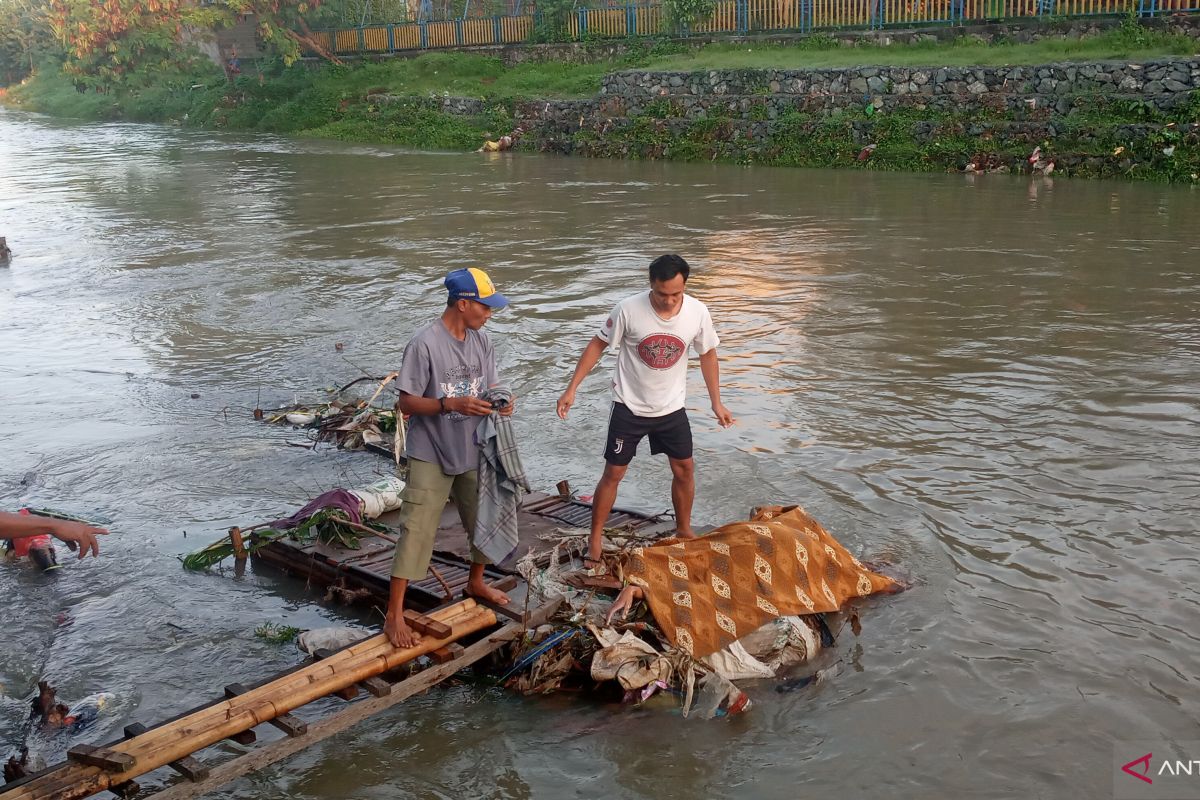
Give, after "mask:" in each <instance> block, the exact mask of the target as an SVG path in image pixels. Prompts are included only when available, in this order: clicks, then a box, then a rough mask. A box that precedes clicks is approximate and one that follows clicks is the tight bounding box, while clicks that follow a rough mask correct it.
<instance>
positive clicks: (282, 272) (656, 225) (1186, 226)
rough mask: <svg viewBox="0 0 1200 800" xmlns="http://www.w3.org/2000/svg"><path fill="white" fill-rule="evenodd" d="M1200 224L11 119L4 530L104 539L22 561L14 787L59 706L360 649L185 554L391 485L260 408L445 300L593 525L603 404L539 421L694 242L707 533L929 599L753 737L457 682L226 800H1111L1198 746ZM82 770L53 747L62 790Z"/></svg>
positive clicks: (845, 641) (537, 464)
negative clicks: (476, 309) (858, 557)
mask: <svg viewBox="0 0 1200 800" xmlns="http://www.w3.org/2000/svg"><path fill="white" fill-rule="evenodd" d="M1198 231H1200V192H1197V191H1195V190H1192V189H1188V188H1178V187H1169V186H1157V185H1144V184H1123V183H1108V182H1083V181H1072V180H1058V179H1055V180H1049V179H1041V178H1039V179H1035V180H1030V179H1028V178H1025V177H1016V176H978V177H976V176H964V175H909V174H884V173H875V172H868V171H854V170H847V171H840V172H839V171H805V170H789V169H772V168H761V167H754V168H743V167H738V166H730V165H711V164H667V163H638V162H620V161H596V160H578V159H569V158H559V157H543V156H537V155H528V154H488V155H484V154H470V155H462V154H442V153H413V152H406V151H403V150H399V149H392V148H388V147H382V146H365V145H354V144H345V143H338V142H323V141H308V140H289V139H283V138H275V137H267V136H258V137H253V136H246V135H232V134H223V133H211V132H193V131H184V130H179V129H175V128H169V127H158V126H145V125H131V124H77V123H72V122H64V121H56V120H51V119H48V118H44V117H38V116H33V115H25V114H20V113H13V112H2V111H0V236H7V237H8V242H9V246H10V247H11V248H12V250H13V251H14V254H15V256H14V258H13V260H12V262H11V265H10V266H8V267H7V268H3V267H0V405H2V407H3V413H2V414H0V442H2V443H3V449H4V459H3V462H4V463H3V464H2V465H0V507H3V508H7V509H13V508H16V507H17V506H19V505H34V506H49V507H53V508H58V509H61V510H64V511H70V512H74V513H78V514H82V515H85V516H89V517H92V518H96V519H101V520H103V521H105V522H106V523H107V524H108V525H109V526H110V527H111V530H112V533H111V535H109V536H108V537H107V538H106V539H105V540H104V541H103V543H102V544H103V552H102V555H101V557H100V558H98V559H88V560H86V561H83V562H77V561H73V560H70V561H69V563H68V564H67V566H66V567H65V568H64V569H62V570H60V571H58V574H57V575H55V576H54V577H46V576H42V575H37V574H34V573H33V572H32V571H31V570H29V569H23V568H21V567H20V566H19V565H3V564H0V595H2V597H3V601H4V605H5V608H4V612H3V620H4V632H5V637H4V645H3V648H2V652H0V743H3V748H2V749H3V750H4V753H3V755H4V756H7V753H8V750H9V749H10V748H11V747H13V746H15V745H18V744H19V743H20V741H21V740H22V739H23V737H24V735H25V717H26V714H27V703H28V698H29V697H30V696H31V693H32V691H33V688H34V685H35V683H36V681H37V680H38V678H39V677H43V676H44V677H46V678H48V679H50V680H51V682H53V683H54V684H55V685H56V686H57V687H58V688H59V692H60V696H63V697H65V698H67V699H68V700H70V699H77V698H79V697H82V696H83V695H87V694H90V693H92V692H97V691H109V692H113V693H115V694H116V695H117V697H118V700H117V707H116V709H115V711H114V713H113V714H112V715H110V716H106V717H104V718H102V721H101V723H100V724H98V725H97V726H96V727H95V728H93V729H92V730H91V731H89V733H88V740H89V741H94V740H99V739H103V738H105V737H112V736H115V735H118V734H119V731H120V729H121V726H122V725H124V724H127V723H129V722H132V721H141V722H143V723H147V724H149V723H153V722H155V721H157V720H159V719H162V718H165V717H167V716H169V715H172V714H175V713H178V712H180V711H182V710H184V709H186V708H189V707H191V706H193V705H195V704H197V703H199V702H202V701H204V700H207V699H209V698H210V697H212V696H213V695H214V694H216V693H217V691H218V690H219V689H220V687H222V686H224V685H225V684H227V683H229V682H231V681H250V680H254V679H255V678H257V677H261V676H263V675H266V674H268V673H269V672H271V671H274V670H277V669H280V668H283V667H286V666H290V665H292V664H294V663H296V661H297V660H298V655H297V653H296V652H295V650H294V649H292V648H291V647H290V646H279V645H275V644H271V643H269V642H266V641H263V640H262V639H260V638H258V637H256V636H255V634H254V630H255V628H256V627H257V626H259V625H261V624H263V623H265V622H275V623H281V624H287V625H293V626H297V627H316V626H321V625H330V624H344V623H345V622H346V621H347V620H350V621H362V620H366V619H369V617H360V616H357V615H356V614H355V613H354V612H347V611H345V610H342V609H338V608H335V607H327V606H323V605H321V604H320V603H319V602H318V599H319V598H316V597H312V596H309V595H307V594H305V592H304V591H303V587H302V586H300V585H299V584H297V583H296V582H294V581H290V580H287V579H284V578H282V577H280V576H278V575H276V574H272V573H262V574H256V573H255V572H253V571H251V572H249V573H248V574H247V575H245V576H244V577H241V578H238V577H235V576H233V575H232V574H231V573H229V572H225V573H211V574H193V573H187V572H185V571H183V570H182V569H181V568H180V565H179V563H178V561H177V560H176V558H175V557H176V556H177V555H179V554H182V553H185V552H188V551H190V550H193V549H196V548H198V547H199V546H201V545H203V544H205V543H207V542H209V541H211V540H213V539H215V538H219V537H220V536H221V534H222V531H223V529H224V528H225V527H227V526H229V525H232V524H238V523H246V522H249V521H254V520H259V519H262V518H269V517H271V516H278V515H279V513H280V512H286V511H289V510H291V509H293V508H294V507H297V506H298V505H300V504H301V503H302V502H303V501H304V500H306V499H307V498H309V497H310V496H312V495H314V494H315V493H317V492H318V491H321V490H323V489H325V488H329V487H331V486H335V485H357V484H360V483H364V482H367V481H369V480H371V479H372V478H374V477H375V476H376V475H378V474H383V473H385V472H386V471H387V463H386V462H385V461H383V460H381V459H378V458H376V457H374V456H371V455H367V454H362V453H347V452H339V451H332V450H328V449H321V450H317V451H315V452H313V451H309V450H304V449H299V448H294V447H289V446H287V442H288V441H295V440H297V439H298V438H300V435H299V433H298V432H293V431H289V430H287V429H286V428H283V427H269V426H265V425H262V424H257V423H255V422H254V421H253V420H252V419H251V413H250V412H251V410H252V409H253V408H254V407H255V405H256V404H259V403H261V405H262V406H263V407H270V406H273V405H280V404H284V403H288V402H291V401H292V399H293V398H294V397H300V398H305V397H312V396H313V392H314V390H316V389H319V388H320V387H326V386H332V385H336V384H339V383H341V382H345V381H347V380H349V379H352V378H354V377H357V376H358V375H360V374H363V373H364V372H369V373H373V374H382V373H383V372H386V371H388V370H389V369H392V368H394V367H395V366H397V364H398V361H399V356H400V354H401V352H402V349H403V345H404V343H405V342H406V340H407V339H408V337H409V336H410V334H411V333H412V332H413V331H414V330H415V329H416V328H417V327H418V326H419V325H421V324H423V323H424V322H426V321H428V320H429V319H431V318H432V317H433V316H434V315H435V314H437V313H439V312H440V309H441V307H442V304H443V302H444V301H443V297H444V294H443V291H442V289H441V286H440V279H441V276H442V275H443V274H444V273H445V272H446V271H447V270H449V269H451V268H456V267H460V266H470V265H477V266H482V267H484V268H485V269H487V270H488V271H489V272H490V274H491V275H492V276H493V278H494V279H495V280H496V282H497V284H498V285H499V287H500V289H501V290H502V291H503V292H504V293H505V294H507V295H508V296H509V297H510V298H511V300H512V306H511V308H510V309H508V310H506V311H504V312H503V313H499V314H497V315H496V316H495V317H493V319H492V322H491V323H490V325H489V328H490V330H491V331H492V336H493V340H494V341H495V343H496V348H497V352H498V356H499V360H500V367H501V372H502V374H503V375H504V376H505V378H506V379H507V381H508V382H509V383H510V384H511V385H512V386H513V387H514V390H515V391H516V392H517V394H518V396H519V401H518V403H519V405H518V411H517V417H516V425H517V432H518V435H519V437H520V441H521V446H522V454H523V456H524V460H525V464H526V467H527V468H528V470H529V472H530V473H531V479H532V481H533V483H534V484H535V486H536V487H538V488H541V489H546V490H548V489H550V487H552V486H553V484H554V483H555V482H556V481H558V480H560V479H564V478H565V479H568V480H570V481H571V484H572V486H573V487H575V488H577V489H579V490H581V491H585V492H590V491H591V486H592V484H593V483H594V482H595V480H596V478H597V477H598V475H599V471H600V467H601V451H602V447H603V433H604V425H605V421H606V417H607V403H608V394H607V386H608V382H607V379H606V377H605V376H603V375H600V374H593V375H592V376H591V377H590V378H589V380H588V381H587V382H585V384H584V387H583V389H582V390H581V392H580V396H579V400H578V402H577V405H576V407H575V409H574V410H573V412H572V415H571V418H570V420H569V421H568V422H566V423H564V422H561V421H559V420H558V419H557V417H556V416H555V415H554V412H553V406H554V400H555V399H556V398H557V396H558V394H559V393H560V392H561V391H562V389H563V388H564V386H565V384H566V381H567V379H568V377H569V375H570V370H571V369H572V367H573V365H574V363H575V359H576V358H577V357H578V355H579V352H580V351H581V349H582V348H583V346H584V344H585V343H586V342H587V340H588V338H589V337H590V336H591V332H592V331H593V330H594V329H595V328H596V326H597V325H598V324H599V322H600V321H601V320H602V318H603V315H604V314H605V313H606V312H607V311H608V309H609V308H610V307H611V306H612V305H613V304H614V303H616V302H617V301H618V300H620V299H621V298H623V297H624V296H627V295H629V294H632V293H633V292H635V291H637V290H639V289H640V288H641V287H642V286H643V284H644V280H645V279H644V269H645V265H646V264H647V263H648V262H649V260H650V259H651V258H652V257H653V256H655V255H657V254H659V253H662V252H679V253H681V254H683V255H684V256H685V257H686V258H688V259H689V260H690V261H691V263H692V265H693V268H694V270H695V271H694V275H693V278H692V280H691V281H690V283H689V290H690V291H691V292H692V293H693V294H695V295H696V296H697V297H699V298H700V299H702V300H703V301H704V302H706V303H707V304H708V305H709V308H710V309H711V311H712V315H713V318H714V320H715V323H716V326H717V330H718V333H719V334H720V336H721V340H722V341H721V345H720V354H721V363H722V370H723V379H724V386H725V390H724V400H725V403H726V405H728V406H729V408H730V409H731V411H732V412H733V414H734V415H735V417H736V418H737V424H736V426H734V427H733V428H731V429H729V430H722V429H720V428H718V426H717V425H716V423H715V421H714V420H713V419H712V415H711V413H710V412H709V409H708V404H707V398H706V396H705V393H704V390H703V384H702V382H701V380H700V375H699V370H698V369H695V368H693V370H692V379H691V381H690V384H689V409H690V412H691V415H692V419H693V427H694V430H695V435H696V445H697V456H696V457H697V479H698V485H699V489H698V498H697V503H696V519H697V522H698V523H703V524H707V525H715V524H719V523H721V522H724V521H729V520H733V519H737V518H743V517H744V516H745V514H746V513H747V511H748V510H749V508H750V507H751V506H753V505H758V504H763V503H770V502H778V503H801V504H803V505H804V506H805V507H806V508H807V509H808V510H809V512H810V513H812V514H813V515H814V516H816V517H817V518H818V519H819V520H821V521H822V522H823V523H824V524H825V526H826V527H827V528H828V529H829V530H830V531H832V532H833V533H834V534H835V535H836V536H837V537H839V539H840V540H841V541H842V542H843V543H845V544H846V545H847V546H848V547H849V548H850V549H851V551H852V552H855V553H858V554H862V555H866V556H870V557H872V558H884V559H887V560H889V561H893V562H896V563H897V564H898V565H900V566H901V567H902V568H903V570H904V571H905V572H907V573H908V574H910V575H912V576H913V578H914V580H915V586H914V588H913V589H912V590H911V591H909V592H907V593H905V594H902V595H899V596H896V597H888V598H883V599H880V600H875V601H872V602H870V603H868V604H867V605H866V606H865V607H864V609H863V611H862V622H863V629H862V633H861V635H860V636H858V637H854V636H853V635H852V634H851V633H850V632H849V631H847V632H846V633H845V634H844V636H843V638H842V640H841V641H840V642H839V644H838V649H837V653H836V659H835V660H836V661H837V664H836V668H835V669H834V670H833V671H834V672H835V673H836V674H834V675H833V676H832V677H831V679H830V680H828V681H825V682H823V683H821V684H819V685H817V686H815V687H810V688H807V689H804V690H800V691H796V692H790V693H780V692H777V691H776V690H775V684H774V682H763V683H760V684H754V685H751V687H750V689H749V691H750V694H751V697H752V698H753V699H754V700H755V702H756V706H755V708H754V709H753V710H752V711H751V712H749V713H748V714H745V715H742V716H741V717H738V718H734V719H731V720H717V721H708V722H701V721H697V720H685V719H682V718H680V717H679V716H678V715H677V714H671V713H669V712H665V711H657V710H648V709H647V710H636V711H630V710H627V709H622V708H612V707H607V706H599V705H595V704H591V703H589V702H587V701H585V700H583V699H581V698H577V697H573V696H553V697H547V698H521V697H516V696H512V695H509V694H506V693H504V692H503V691H500V690H497V689H492V688H486V687H481V686H473V685H466V684H464V685H459V686H454V687H451V688H449V689H446V690H435V691H434V692H432V693H430V694H428V695H425V696H422V697H419V698H417V699H414V700H413V701H411V702H407V703H405V704H403V705H401V706H398V707H396V708H395V709H393V710H391V711H389V712H388V713H385V714H382V715H380V716H377V717H374V718H372V719H370V720H368V721H367V722H365V723H363V724H361V725H359V726H358V727H357V728H355V729H353V731H351V732H349V733H346V734H343V735H341V736H338V737H335V738H333V739H331V740H328V741H326V742H324V743H322V744H320V745H318V746H315V747H313V748H311V749H309V750H307V751H305V752H304V753H302V754H300V755H298V756H296V757H294V758H292V759H290V760H288V761H286V762H283V763H282V764H279V765H276V766H274V767H271V768H268V769H265V770H263V771H261V772H258V773H256V774H254V775H252V776H250V777H247V778H243V779H240V780H238V781H236V782H234V783H233V784H230V785H229V786H228V787H226V788H225V789H224V790H222V791H221V793H220V794H221V796H224V797H236V798H266V799H268V800H273V799H274V798H279V799H280V800H282V798H335V797H336V798H342V797H354V798H384V797H387V798H395V797H422V798H424V797H445V798H461V797H493V798H525V797H555V798H557V797H567V796H605V797H629V798H642V797H644V798H668V797H697V796H701V797H704V796H711V797H731V798H732V797H737V798H746V797H764V798H794V797H797V796H814V797H815V796H822V795H827V794H828V795H833V796H838V797H866V796H868V795H877V794H885V795H887V796H890V797H904V798H907V797H914V798H915V797H950V796H963V795H966V796H971V797H997V798H1001V797H1108V796H1111V793H1112V790H1113V784H1112V780H1113V778H1112V773H1113V764H1114V763H1123V762H1114V758H1117V757H1119V756H1120V755H1121V754H1122V753H1124V752H1126V751H1127V750H1128V748H1127V747H1126V745H1125V743H1127V742H1129V741H1130V740H1139V739H1153V740H1160V741H1161V740H1174V741H1179V740H1190V739H1200V732H1198V726H1197V722H1196V720H1197V712H1198V711H1200V708H1198V703H1197V694H1196V689H1197V682H1198V681H1200V659H1198V657H1197V656H1198V653H1200V647H1198V636H1197V633H1196V631H1195V629H1193V628H1192V625H1193V624H1194V622H1195V620H1196V619H1197V617H1196V616H1194V615H1195V614H1196V613H1197V607H1198V605H1200V602H1198V601H1200V593H1198V591H1197V589H1196V586H1195V585H1193V582H1192V579H1193V578H1194V577H1195V575H1196V573H1195V572H1193V570H1196V569H1197V566H1198V558H1197V548H1196V534H1195V531H1196V522H1195V520H1196V517H1197V513H1198V512H1200V481H1198V479H1197V477H1196V476H1197V475H1198V474H1200V401H1198V400H1197V389H1198V387H1200V240H1198V238H1197V232H1198ZM336 343H342V345H343V348H342V349H341V350H340V351H339V350H338V349H337V348H336V347H335V345H336ZM609 358H611V357H608V358H606V361H605V362H604V364H603V365H602V369H597V372H598V373H599V372H601V371H602V370H603V371H606V370H607V369H608V368H610V365H611V361H610V360H608V359H609ZM620 503H621V504H623V505H628V506H632V507H636V508H642V509H645V510H651V511H661V510H665V509H666V508H667V507H668V506H669V476H668V474H667V469H666V465H665V463H663V462H662V461H661V460H660V459H651V458H649V457H643V458H639V459H638V460H636V461H635V462H634V465H633V467H631V469H630V473H629V476H628V477H627V479H626V481H625V483H624V484H623V489H622V494H621V497H620ZM60 551H61V548H60ZM64 560H67V559H64ZM1189 576H1191V577H1189ZM375 622H376V623H377V622H378V619H377V618H376V620H375ZM69 743H70V742H69V741H67V740H64V739H61V738H54V737H46V736H44V735H41V734H34V735H33V737H32V739H31V745H32V749H33V750H34V751H35V753H37V754H40V755H42V756H44V757H46V758H51V759H57V758H59V757H61V755H62V752H63V750H64V749H65V747H66V746H68V744H69ZM228 748H230V750H231V752H232V751H234V750H236V746H234V745H228ZM1123 748H1124V749H1123ZM1140 755H1142V751H1138V752H1132V750H1128V759H1132V758H1135V757H1138V756H1140ZM1193 755H1195V754H1193ZM1128 759H1125V760H1128ZM151 783H153V782H151Z"/></svg>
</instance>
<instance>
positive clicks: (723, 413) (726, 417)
mask: <svg viewBox="0 0 1200 800" xmlns="http://www.w3.org/2000/svg"><path fill="white" fill-rule="evenodd" d="M712 410H713V416H715V417H716V418H717V424H718V425H720V426H721V427H722V428H728V427H729V426H730V425H732V424H733V421H734V420H733V414H730V413H729V409H728V408H726V407H725V404H724V403H722V402H720V401H719V400H718V401H717V402H715V403H713V407H712Z"/></svg>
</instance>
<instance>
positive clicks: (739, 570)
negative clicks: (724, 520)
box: [625, 506, 900, 658]
mask: <svg viewBox="0 0 1200 800" xmlns="http://www.w3.org/2000/svg"><path fill="white" fill-rule="evenodd" d="M625 576H626V577H627V578H628V579H629V580H630V581H631V582H633V583H636V584H637V585H639V586H641V587H642V588H643V589H644V590H645V592H646V597H647V602H648V603H649V605H650V612H651V613H652V614H653V615H654V619H655V621H656V622H657V623H658V625H659V627H660V628H661V629H662V631H663V633H664V634H666V636H667V638H668V639H670V641H671V643H672V644H673V645H675V646H676V647H678V648H679V649H680V650H683V651H684V652H686V653H689V654H690V655H691V656H692V657H693V658H703V657H704V656H707V655H708V654H710V653H715V652H716V651H718V650H720V649H722V648H723V647H725V646H726V645H729V644H731V643H733V642H735V641H737V640H738V639H740V638H741V637H743V636H745V635H747V634H749V633H751V632H752V631H755V630H758V628H759V627H761V626H762V625H764V624H766V623H767V622H769V621H771V620H772V619H774V618H776V617H782V616H789V615H793V614H815V613H819V612H826V611H836V610H838V609H839V608H841V607H842V605H843V604H844V603H845V602H846V601H847V600H850V599H852V598H855V597H866V596H867V595H870V594H874V593H875V592H894V591H899V589H900V586H899V584H897V583H896V582H895V581H893V580H892V579H891V578H887V577H884V576H883V575H879V574H877V573H874V572H872V571H871V570H869V569H867V568H866V567H864V566H863V565H862V564H861V563H859V561H858V559H856V558H855V557H854V556H852V555H850V553H849V552H848V551H847V550H846V548H844V547H842V546H841V545H840V544H838V542H837V540H836V539H834V538H833V537H832V536H831V535H830V534H829V532H828V531H826V530H825V529H824V528H822V527H821V525H820V523H818V522H817V521H816V520H814V519H813V518H812V517H810V516H809V515H808V514H806V513H805V512H804V509H802V508H800V507H799V506H796V507H793V508H790V509H782V508H779V507H774V508H768V509H759V510H757V511H756V513H755V514H754V516H753V517H752V519H751V520H750V521H749V522H734V523H731V524H729V525H724V526H722V527H720V528H718V529H716V530H715V531H713V532H712V533H709V534H706V535H705V536H702V537H700V538H698V539H668V540H664V541H662V542H658V543H656V544H654V545H653V546H650V547H638V548H634V549H633V550H632V551H631V552H630V557H629V559H628V561H627V563H626V565H625Z"/></svg>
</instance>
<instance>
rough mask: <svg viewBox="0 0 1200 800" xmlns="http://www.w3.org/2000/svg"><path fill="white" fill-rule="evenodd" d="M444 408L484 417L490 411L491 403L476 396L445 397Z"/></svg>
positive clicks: (471, 415)
mask: <svg viewBox="0 0 1200 800" xmlns="http://www.w3.org/2000/svg"><path fill="white" fill-rule="evenodd" d="M446 410H447V411H457V412H458V413H459V414H466V415H467V416H468V417H486V416H487V415H488V414H490V413H492V404H491V403H489V402H488V401H486V400H483V399H481V398H478V397H447V398H446Z"/></svg>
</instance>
